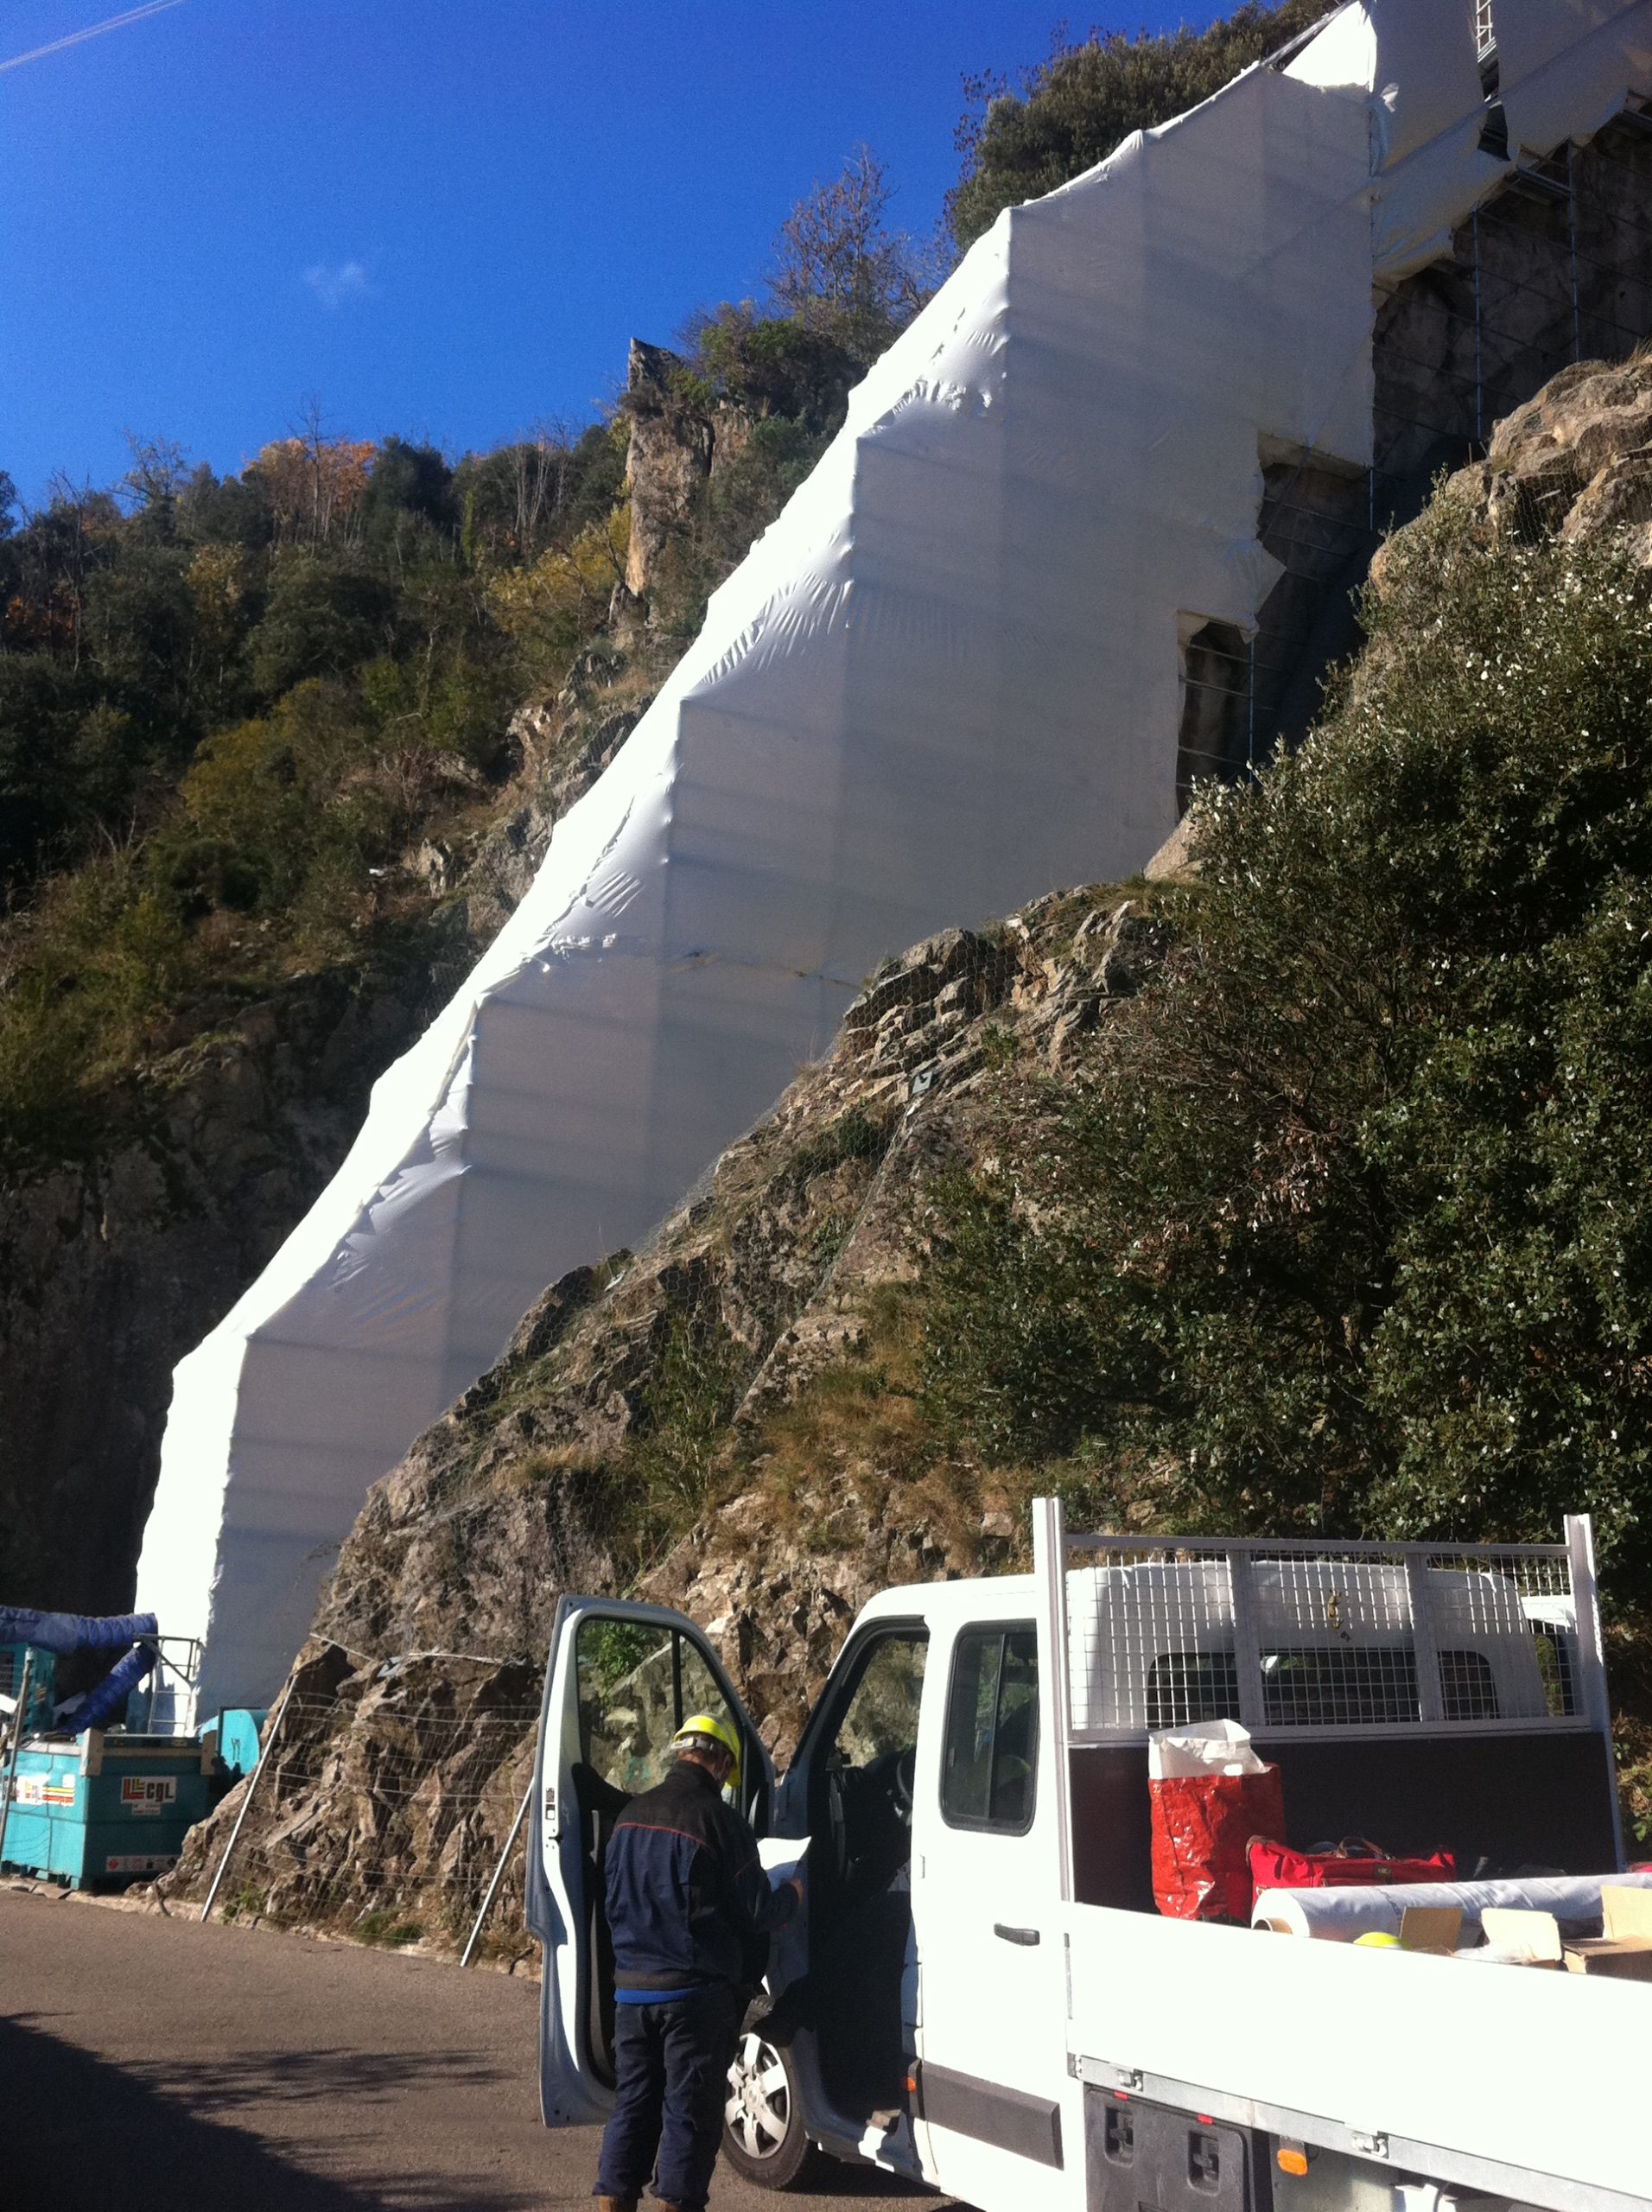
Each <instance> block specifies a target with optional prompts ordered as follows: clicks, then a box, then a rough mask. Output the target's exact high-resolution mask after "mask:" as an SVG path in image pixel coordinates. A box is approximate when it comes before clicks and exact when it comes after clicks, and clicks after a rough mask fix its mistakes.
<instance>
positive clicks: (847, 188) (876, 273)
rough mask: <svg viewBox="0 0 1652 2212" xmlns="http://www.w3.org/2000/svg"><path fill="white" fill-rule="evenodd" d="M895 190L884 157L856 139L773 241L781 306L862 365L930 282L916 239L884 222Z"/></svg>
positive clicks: (920, 300) (773, 288)
mask: <svg viewBox="0 0 1652 2212" xmlns="http://www.w3.org/2000/svg"><path fill="white" fill-rule="evenodd" d="M892 198H893V190H892V188H891V186H890V183H889V181H888V173H887V171H886V169H885V168H884V165H883V163H882V162H880V160H879V159H878V157H877V156H876V155H875V154H874V152H873V151H872V149H871V148H870V147H869V146H864V145H862V146H857V147H856V148H855V151H854V152H853V153H852V154H851V155H850V156H849V157H848V160H847V161H846V162H844V164H843V167H842V170H841V171H840V172H839V174H838V175H837V176H836V177H835V178H834V179H833V180H832V181H831V182H830V183H829V184H821V183H819V182H818V181H816V183H815V184H814V185H813V186H812V187H811V188H810V190H809V191H808V192H807V193H806V194H804V197H803V198H802V199H801V200H798V202H797V205H796V207H793V209H792V210H791V213H790V214H789V215H788V216H787V217H786V219H785V222H784V223H783V224H782V225H781V226H780V231H779V235H778V237H777V238H776V239H775V242H774V264H775V265H774V274H773V277H772V279H771V281H770V286H769V289H770V292H771V294H772V297H773V300H774V302H775V304H776V306H777V307H778V308H779V309H780V310H781V312H782V313H783V314H784V315H789V316H791V319H792V320H793V321H796V322H798V323H801V324H802V325H803V327H804V329H806V330H810V331H816V332H819V333H821V334H823V335H824V336H825V337H827V338H829V339H830V340H834V341H835V342H836V344H838V345H840V346H843V347H844V348H845V349H846V351H848V353H850V354H851V355H852V356H853V357H854V358H855V360H857V361H858V362H860V363H861V364H862V365H865V364H867V363H869V362H871V361H873V360H875V359H876V358H877V356H878V355H879V354H880V353H882V352H883V350H884V348H885V347H886V346H887V345H888V344H889V341H890V340H891V339H892V338H893V337H894V335H895V334H896V333H897V332H898V331H899V330H901V329H902V328H904V327H905V325H906V324H907V323H908V322H910V321H912V316H913V315H916V314H917V312H918V308H920V307H922V305H923V304H924V300H925V299H927V298H928V296H929V294H930V291H931V289H933V287H932V285H931V284H930V283H926V281H925V276H924V270H923V268H922V265H921V262H920V257H919V256H918V253H917V252H916V251H915V249H914V248H913V245H912V241H911V239H910V238H907V237H906V236H905V233H904V232H892V231H890V230H889V229H888V228H887V227H886V224H885V220H884V218H885V216H886V214H887V213H888V209H889V202H890V200H891V199H892Z"/></svg>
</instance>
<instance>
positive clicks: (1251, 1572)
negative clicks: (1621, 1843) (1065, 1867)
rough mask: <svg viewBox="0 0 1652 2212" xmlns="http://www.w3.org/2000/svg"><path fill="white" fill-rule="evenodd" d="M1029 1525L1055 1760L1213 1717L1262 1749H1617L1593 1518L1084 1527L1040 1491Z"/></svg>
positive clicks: (1272, 1752) (1275, 1752)
mask: <svg viewBox="0 0 1652 2212" xmlns="http://www.w3.org/2000/svg"><path fill="white" fill-rule="evenodd" d="M1034 1534H1035V1546H1036V1552H1037V1560H1038V1568H1039V1584H1040V1591H1041V1596H1042V1603H1043V1605H1044V1607H1045V1618H1046V1626H1047V1630H1048V1636H1049V1642H1048V1649H1049V1651H1050V1653H1051V1665H1052V1675H1053V1677H1054V1680H1053V1681H1052V1691H1053V1702H1054V1707H1055V1718H1056V1725H1057V1727H1058V1731H1059V1733H1060V1742H1061V1749H1062V1751H1063V1754H1064V1756H1063V1758H1062V1760H1061V1762H1060V1764H1061V1766H1062V1767H1063V1769H1064V1768H1065V1765H1066V1757H1065V1755H1066V1754H1067V1753H1069V1752H1071V1751H1082V1750H1084V1749H1086V1748H1088V1747H1092V1746H1095V1747H1101V1746H1115V1747H1125V1746H1128V1745H1145V1743H1146V1741H1147V1737H1148V1735H1149V1734H1150V1733H1151V1732H1153V1730H1155V1729H1160V1728H1172V1727H1179V1726H1186V1725H1188V1724H1190V1723H1192V1722H1196V1721H1200V1720H1214V1719H1234V1720H1238V1721H1241V1722H1242V1723H1243V1725H1244V1726H1246V1727H1247V1728H1248V1729H1249V1731H1250V1732H1251V1734H1252V1735H1253V1736H1255V1737H1256V1738H1258V1739H1260V1740H1261V1742H1262V1744H1263V1745H1264V1746H1265V1747H1267V1748H1268V1756H1269V1757H1270V1758H1273V1757H1278V1756H1283V1755H1284V1753H1285V1751H1286V1750H1287V1747H1288V1746H1289V1745H1292V1744H1310V1743H1321V1744H1332V1743H1336V1742H1338V1741H1340V1742H1344V1743H1357V1742H1359V1741H1362V1740H1371V1739H1376V1738H1382V1739H1386V1740H1387V1741H1388V1742H1389V1743H1391V1744H1395V1745H1403V1744H1404V1743H1405V1742H1406V1741H1407V1740H1411V1741H1415V1742H1418V1743H1420V1742H1421V1741H1422V1740H1423V1739H1425V1738H1426V1739H1431V1740H1433V1742H1434V1743H1436V1744H1438V1742H1439V1739H1440V1738H1451V1737H1452V1736H1458V1737H1460V1738H1469V1737H1474V1738H1484V1737H1485V1736H1487V1735H1496V1734H1503V1735H1505V1736H1508V1737H1510V1738H1514V1737H1520V1738H1526V1739H1528V1740H1529V1739H1531V1738H1534V1737H1542V1738H1548V1737H1552V1736H1558V1735H1560V1734H1562V1733H1565V1734H1570V1735H1573V1736H1588V1735H1597V1736H1598V1737H1600V1738H1602V1739H1603V1745H1604V1756H1605V1757H1606V1758H1608V1759H1610V1728H1611V1715H1610V1710H1609V1707H1608V1704H1607V1698H1606V1686H1605V1676H1604V1669H1603V1667H1602V1663H1601V1646H1600V1625H1599V1614H1598V1603H1597V1597H1596V1586H1595V1569H1594V1554H1593V1541H1592V1532H1591V1529H1590V1524H1589V1522H1588V1520H1587V1518H1586V1517H1585V1516H1569V1517H1568V1519H1567V1521H1566V1540H1565V1541H1564V1542H1562V1543H1559V1544H1440V1543H1373V1542H1346V1543H1337V1542H1303V1541H1281V1540H1277V1539H1273V1538H1268V1537H1250V1538H1231V1539H1229V1538H1206V1537H1193V1536H1187V1537H1183V1536H1175V1537H1166V1536H1145V1535H1084V1534H1079V1533H1077V1532H1074V1531H1071V1530H1069V1529H1067V1528H1066V1526H1065V1524H1064V1516H1063V1514H1062V1510H1061V1507H1060V1505H1059V1503H1058V1501H1056V1500H1053V1499H1042V1500H1039V1503H1038V1504H1037V1506H1036V1508H1035V1516H1034ZM1057 1563H1059V1567H1060V1572H1059V1573H1057V1572H1055V1571H1054V1570H1055V1568H1056V1566H1057ZM1064 1779H1065V1777H1064V1775H1063V1777H1062V1782H1063V1783H1064ZM1058 1786H1061V1783H1058ZM1614 1809H1615V1808H1614Z"/></svg>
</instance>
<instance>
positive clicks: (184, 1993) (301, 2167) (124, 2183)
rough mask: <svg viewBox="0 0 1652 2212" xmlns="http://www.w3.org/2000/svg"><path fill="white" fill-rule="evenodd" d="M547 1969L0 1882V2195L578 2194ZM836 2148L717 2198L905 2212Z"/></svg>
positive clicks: (4, 2199)
mask: <svg viewBox="0 0 1652 2212" xmlns="http://www.w3.org/2000/svg"><path fill="white" fill-rule="evenodd" d="M537 2002H538V1990H537V1987H536V1986H534V1985H533V1984H532V1983H530V1982H524V1981H518V1980H510V1979H508V1978H507V1977H505V1976H504V1975H501V1974H491V1973H487V1972H471V1973H469V1974H461V1973H460V1972H459V1970H458V1968H457V1967H453V1966H449V1965H446V1964H442V1963H438V1962H436V1961H432V1960H426V1959H419V1958H408V1957H405V1956H402V1955H395V1954H389V1953H384V1952H378V1951H368V1950H360V1949H357V1948H353V1947H349V1946H346V1945H340V1944H323V1943H316V1942H310V1941H308V1940H307V1939H306V1938H304V1937H302V1936H280V1935H276V1934H274V1933H271V1932H268V1931H265V1930H264V1929H239V1928H226V1927H220V1926H218V1925H213V1926H212V1927H207V1928H202V1927H200V1926H198V1925H195V1924H193V1923H187V1922H182V1921H177V1920H163V1919H160V1918H158V1917H149V1916H145V1915H140V1914H137V1913H125V1912H111V1911H109V1910H104V1909H101V1908H99V1907H98V1906H96V1905H93V1904H80V1903H75V1902H73V1901H71V1900H68V1899H60V1898H58V1897H54V1896H51V1895H48V1894H44V1893H35V1894H29V1893H27V1892H23V1891H0V2205H3V2206H5V2207H6V2208H8V2212H10V2208H11V2207H13V2206H16V2208H17V2212H35V2208H40V2212H47V2208H51V2212H83V2208H84V2212H108V2208H109V2207H110V2206H111V2205H118V2206H119V2207H120V2208H121V2212H220V2208H221V2212H379V2208H384V2212H388V2209H389V2208H391V2207H394V2208H396V2212H403V2208H418V2212H424V2208H434V2207H442V2208H443V2212H518V2208H524V2207H528V2206H532V2207H536V2208H541V2207H549V2206H556V2205H567V2206H569V2207H573V2206H575V2205H586V2204H588V2202H589V2201H590V2190H591V2180H592V2176H593V2174H594V2171H595V2158H596V2143H597V2135H596V2131H595V2130H594V2129H592V2128H572V2129H566V2130H563V2131H562V2132H560V2133H556V2134H550V2133H547V2132H546V2131H545V2130H544V2129H543V2127H541V2126H540V2125H539V2119H538V2113H537V2103H536V2097H535V2088H534V2078H533V2069H534V2034H535V2025H536V2007H537ZM938 2202H939V2200H937V2198H935V2197H933V2196H925V2195H924V2194H923V2193H921V2192H919V2191H918V2190H902V2189H898V2188H897V2187H896V2186H895V2185H894V2184H893V2183H890V2181H889V2180H888V2178H887V2177H886V2176H882V2175H880V2174H877V2173H875V2172H874V2171H872V2170H871V2169H870V2168H855V2167H850V2166H839V2165H831V2166H829V2167H827V2168H826V2169H825V2171H824V2173H823V2178H822V2181H821V2183H820V2184H819V2185H818V2186H817V2187H816V2189H815V2190H812V2191H805V2192H804V2193H801V2194H798V2195H793V2196H789V2197H785V2198H782V2197H777V2196H770V2195H766V2194H765V2193H764V2192H763V2191H761V2190H753V2189H750V2188H747V2186H746V2185H745V2184H743V2183H740V2182H738V2181H736V2180H734V2177H732V2176H730V2175H728V2174H726V2173H725V2172H723V2171H721V2169H720V2170H719V2172H718V2177H717V2179H716V2181H715V2183H714V2184H713V2188H712V2203H713V2206H714V2207H715V2208H717V2212H759V2207H766V2208H767V2212H779V2208H780V2207H781V2206H782V2205H785V2204H791V2205H795V2206H797V2212H838V2209H839V2208H842V2212H851V2209H852V2212H918V2209H919V2208H920V2207H923V2208H925V2212H927V2208H929V2207H931V2206H935V2205H937V2203H938Z"/></svg>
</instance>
